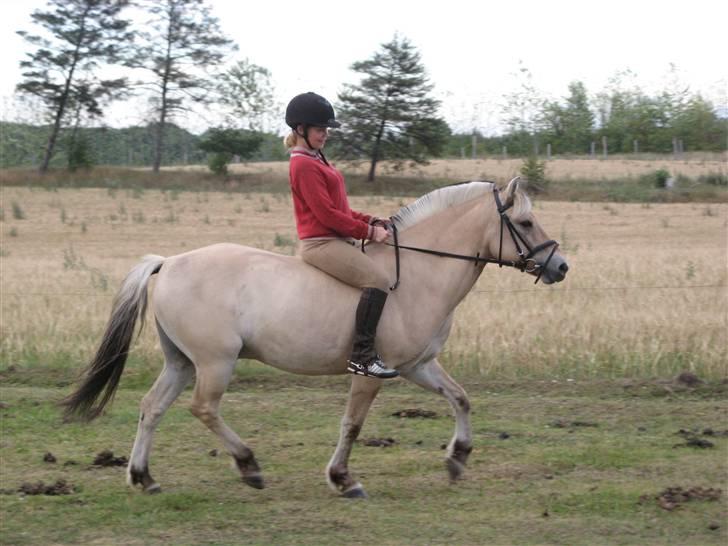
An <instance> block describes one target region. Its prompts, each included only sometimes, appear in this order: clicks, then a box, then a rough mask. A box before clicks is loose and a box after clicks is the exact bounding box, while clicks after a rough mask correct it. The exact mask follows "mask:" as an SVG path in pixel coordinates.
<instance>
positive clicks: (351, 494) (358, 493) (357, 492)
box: [341, 487, 369, 499]
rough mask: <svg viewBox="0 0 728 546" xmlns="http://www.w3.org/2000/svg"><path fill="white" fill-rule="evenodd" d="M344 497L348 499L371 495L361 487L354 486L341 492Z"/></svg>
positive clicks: (365, 497) (366, 497) (364, 497)
mask: <svg viewBox="0 0 728 546" xmlns="http://www.w3.org/2000/svg"><path fill="white" fill-rule="evenodd" d="M341 496H342V497H344V498H347V499H368V498H369V497H368V496H367V494H366V493H365V492H364V490H363V489H362V488H361V487H352V488H351V489H349V490H348V491H344V492H343V493H342V494H341Z"/></svg>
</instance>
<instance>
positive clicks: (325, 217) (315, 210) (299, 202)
mask: <svg viewBox="0 0 728 546" xmlns="http://www.w3.org/2000/svg"><path fill="white" fill-rule="evenodd" d="M286 124H287V125H288V126H289V127H290V128H291V133H290V134H289V135H288V136H287V137H286V139H285V144H286V147H287V148H288V150H289V153H290V155H291V161H290V170H289V178H290V184H291V193H292V195H293V208H294V213H295V216H296V229H297V231H298V238H299V239H300V241H301V243H300V246H299V254H300V256H301V258H302V259H303V261H305V262H306V263H308V264H311V265H313V266H314V267H317V268H318V269H320V270H322V271H324V272H326V273H328V274H329V275H331V276H333V277H335V278H337V279H339V280H340V281H342V282H344V283H346V284H349V285H351V286H354V287H356V288H361V289H362V294H361V298H360V299H359V304H358V306H357V309H356V330H355V334H354V346H353V348H352V352H351V356H350V357H349V359H348V367H347V370H348V371H349V372H351V373H354V374H358V375H365V376H370V377H377V378H380V379H388V378H391V377H397V376H398V375H399V372H397V371H396V370H391V369H388V368H387V367H386V366H385V364H384V363H383V362H382V360H381V358H380V357H379V355H378V354H377V353H376V351H375V349H374V339H375V336H376V332H377V325H378V324H379V318H380V317H381V315H382V310H383V309H384V304H385V302H386V300H387V295H388V294H389V278H388V275H387V273H386V272H385V271H384V270H383V269H382V267H381V266H379V265H378V264H377V263H376V262H374V261H373V260H372V259H371V258H369V257H368V256H367V255H366V254H364V253H362V252H361V251H360V250H359V249H358V248H356V246H355V241H356V240H362V241H363V240H365V239H368V240H371V241H374V242H377V243H382V242H384V241H386V240H387V238H388V237H389V234H388V232H387V230H386V228H385V227H382V225H385V226H386V225H387V221H385V220H380V219H379V218H375V217H374V216H371V215H369V214H364V213H361V212H356V211H353V210H351V208H350V207H349V201H348V198H347V194H346V187H345V185H344V177H343V176H342V175H341V173H340V172H339V171H338V170H337V169H336V168H334V167H333V166H332V165H330V164H329V162H328V161H327V160H326V157H325V156H324V154H323V147H324V145H325V144H326V140H327V138H328V129H329V128H337V127H340V126H341V124H340V123H339V122H338V121H336V116H335V114H334V109H333V107H332V106H331V104H330V103H329V101H327V100H326V99H325V98H324V97H322V96H320V95H317V94H316V93H311V92H309V93H303V94H301V95H297V96H295V97H294V98H293V99H292V100H291V102H290V103H289V104H288V107H287V108H286Z"/></svg>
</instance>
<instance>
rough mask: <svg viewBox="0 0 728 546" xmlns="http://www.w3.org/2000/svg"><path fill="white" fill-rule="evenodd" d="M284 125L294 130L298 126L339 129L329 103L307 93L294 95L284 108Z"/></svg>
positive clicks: (320, 97) (332, 108)
mask: <svg viewBox="0 0 728 546" xmlns="http://www.w3.org/2000/svg"><path fill="white" fill-rule="evenodd" d="M286 125H288V126H289V127H290V128H291V129H295V128H296V127H298V126H299V125H311V126H314V127H332V128H337V127H341V123H339V122H338V121H336V114H334V107H333V106H331V103H330V102H329V101H327V100H326V99H325V98H323V97H322V96H321V95H317V94H316V93H312V92H310V91H309V92H308V93H302V94H300V95H296V96H295V97H293V98H292V99H291V102H289V103H288V107H287V108H286Z"/></svg>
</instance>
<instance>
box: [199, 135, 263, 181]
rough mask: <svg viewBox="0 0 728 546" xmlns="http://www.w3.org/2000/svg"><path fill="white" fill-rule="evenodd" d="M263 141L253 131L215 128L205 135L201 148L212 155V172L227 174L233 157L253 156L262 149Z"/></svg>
mask: <svg viewBox="0 0 728 546" xmlns="http://www.w3.org/2000/svg"><path fill="white" fill-rule="evenodd" d="M262 141H263V138H262V137H261V135H260V134H259V133H255V132H252V131H242V130H239V129H226V128H215V129H210V130H209V131H207V132H206V133H205V135H204V136H203V140H202V141H201V142H200V143H199V147H200V149H201V150H203V151H205V152H208V153H210V154H212V155H211V156H210V158H209V161H208V166H209V167H210V170H211V171H212V172H214V173H216V174H226V173H227V165H228V163H230V161H231V160H232V158H233V156H238V157H240V158H248V157H250V156H252V155H253V154H254V153H255V152H256V151H257V150H258V148H260V144H261V142H262Z"/></svg>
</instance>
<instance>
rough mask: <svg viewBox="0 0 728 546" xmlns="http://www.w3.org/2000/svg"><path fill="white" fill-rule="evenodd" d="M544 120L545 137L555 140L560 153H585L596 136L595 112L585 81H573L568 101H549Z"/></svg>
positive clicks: (544, 112) (543, 115)
mask: <svg viewBox="0 0 728 546" xmlns="http://www.w3.org/2000/svg"><path fill="white" fill-rule="evenodd" d="M542 119H543V121H544V125H545V137H546V138H547V139H548V140H550V141H552V142H553V144H554V146H555V149H556V150H557V151H559V152H570V153H584V152H586V150H588V149H589V144H590V142H591V141H592V138H593V131H594V114H593V113H592V111H591V109H590V106H589V97H588V95H587V91H586V87H585V86H584V84H583V83H582V82H572V83H571V84H569V96H568V97H566V99H565V103H564V104H563V105H562V104H559V103H557V102H547V103H546V104H545V106H544V109H543V114H542Z"/></svg>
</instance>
